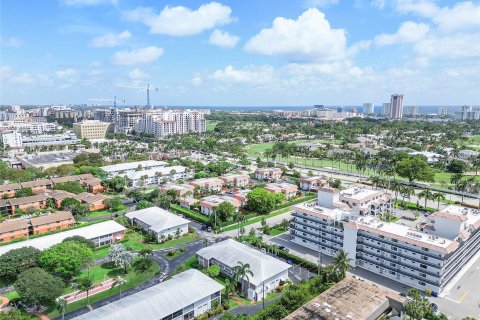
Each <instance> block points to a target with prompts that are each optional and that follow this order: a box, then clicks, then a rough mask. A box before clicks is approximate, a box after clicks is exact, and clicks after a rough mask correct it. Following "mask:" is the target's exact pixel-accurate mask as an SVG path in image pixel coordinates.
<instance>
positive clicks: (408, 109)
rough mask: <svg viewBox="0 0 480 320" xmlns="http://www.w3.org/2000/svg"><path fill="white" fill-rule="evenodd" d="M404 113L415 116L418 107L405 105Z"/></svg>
mask: <svg viewBox="0 0 480 320" xmlns="http://www.w3.org/2000/svg"><path fill="white" fill-rule="evenodd" d="M404 114H405V115H406V116H416V115H418V107H417V106H406V107H405V111H404Z"/></svg>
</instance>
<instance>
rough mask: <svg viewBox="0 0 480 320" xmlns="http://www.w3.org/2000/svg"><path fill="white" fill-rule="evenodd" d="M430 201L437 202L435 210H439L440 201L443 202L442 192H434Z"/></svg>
mask: <svg viewBox="0 0 480 320" xmlns="http://www.w3.org/2000/svg"><path fill="white" fill-rule="evenodd" d="M432 200H436V201H437V210H439V209H440V201H442V200H445V193H443V192H436V193H434V194H433V195H432Z"/></svg>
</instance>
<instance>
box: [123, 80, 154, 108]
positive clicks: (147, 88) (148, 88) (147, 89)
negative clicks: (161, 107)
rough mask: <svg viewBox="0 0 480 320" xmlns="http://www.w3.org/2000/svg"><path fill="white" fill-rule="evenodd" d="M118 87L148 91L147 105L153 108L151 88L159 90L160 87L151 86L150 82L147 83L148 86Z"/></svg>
mask: <svg viewBox="0 0 480 320" xmlns="http://www.w3.org/2000/svg"><path fill="white" fill-rule="evenodd" d="M117 87H118V88H125V89H140V90H146V91H147V104H146V107H147V108H150V109H152V108H153V105H152V104H151V103H150V90H153V91H158V88H156V87H155V88H150V83H148V84H147V86H146V87H135V86H117Z"/></svg>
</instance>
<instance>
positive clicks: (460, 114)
mask: <svg viewBox="0 0 480 320" xmlns="http://www.w3.org/2000/svg"><path fill="white" fill-rule="evenodd" d="M455 119H457V120H478V119H480V108H474V107H472V106H462V108H461V110H460V111H456V112H455Z"/></svg>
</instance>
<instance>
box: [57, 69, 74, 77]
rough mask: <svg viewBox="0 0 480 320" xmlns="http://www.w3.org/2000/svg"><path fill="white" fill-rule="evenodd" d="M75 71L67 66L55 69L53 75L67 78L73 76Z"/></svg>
mask: <svg viewBox="0 0 480 320" xmlns="http://www.w3.org/2000/svg"><path fill="white" fill-rule="evenodd" d="M76 73H77V71H76V70H75V69H72V68H68V69H63V70H57V71H56V72H55V76H56V77H57V78H59V79H68V78H71V77H73V76H74V75H75V74H76Z"/></svg>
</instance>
